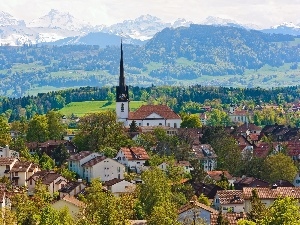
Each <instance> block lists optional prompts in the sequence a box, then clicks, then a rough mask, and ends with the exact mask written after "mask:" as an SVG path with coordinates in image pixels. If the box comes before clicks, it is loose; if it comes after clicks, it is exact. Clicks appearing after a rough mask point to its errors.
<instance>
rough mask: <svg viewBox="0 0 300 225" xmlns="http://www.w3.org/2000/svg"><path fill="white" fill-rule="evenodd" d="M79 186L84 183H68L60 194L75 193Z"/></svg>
mask: <svg viewBox="0 0 300 225" xmlns="http://www.w3.org/2000/svg"><path fill="white" fill-rule="evenodd" d="M79 185H82V182H77V181H71V182H68V183H67V184H66V185H65V186H64V187H63V188H61V189H60V190H59V192H63V193H70V192H71V191H73V190H74V189H75V188H76V187H78V186H79ZM84 187H85V185H84Z"/></svg>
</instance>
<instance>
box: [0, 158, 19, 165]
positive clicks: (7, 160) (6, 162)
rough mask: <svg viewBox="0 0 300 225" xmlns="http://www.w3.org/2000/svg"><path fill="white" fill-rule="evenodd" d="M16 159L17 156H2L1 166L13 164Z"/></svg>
mask: <svg viewBox="0 0 300 225" xmlns="http://www.w3.org/2000/svg"><path fill="white" fill-rule="evenodd" d="M15 160H16V158H10V157H0V166H6V165H11V164H12V163H13V162H14V161H15Z"/></svg>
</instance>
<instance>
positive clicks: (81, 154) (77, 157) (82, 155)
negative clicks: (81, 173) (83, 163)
mask: <svg viewBox="0 0 300 225" xmlns="http://www.w3.org/2000/svg"><path fill="white" fill-rule="evenodd" d="M92 153H93V152H91V151H82V152H79V153H77V154H75V155H71V156H70V158H69V161H79V160H81V159H83V158H85V157H87V156H88V155H90V154H92Z"/></svg>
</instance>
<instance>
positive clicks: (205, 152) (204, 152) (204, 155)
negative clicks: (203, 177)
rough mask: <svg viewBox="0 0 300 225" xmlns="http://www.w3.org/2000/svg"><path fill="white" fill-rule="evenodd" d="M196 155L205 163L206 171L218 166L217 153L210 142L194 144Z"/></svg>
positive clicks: (204, 168) (201, 162)
mask: <svg viewBox="0 0 300 225" xmlns="http://www.w3.org/2000/svg"><path fill="white" fill-rule="evenodd" d="M193 153H194V157H195V158H197V159H198V160H199V161H200V164H201V165H203V170H204V171H212V170H215V169H216V167H217V155H216V153H215V152H214V150H213V148H212V147H211V145H209V144H202V145H193Z"/></svg>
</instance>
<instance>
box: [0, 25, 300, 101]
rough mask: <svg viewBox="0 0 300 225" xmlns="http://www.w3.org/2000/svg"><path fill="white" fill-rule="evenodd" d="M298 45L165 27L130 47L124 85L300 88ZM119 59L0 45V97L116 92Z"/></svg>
mask: <svg viewBox="0 0 300 225" xmlns="http://www.w3.org/2000/svg"><path fill="white" fill-rule="evenodd" d="M299 39H300V38H299V37H294V36H289V35H281V34H265V33H262V32H259V31H254V30H245V29H242V28H235V27H217V26H204V25H191V26H190V27H181V28H177V29H170V28H166V29H164V30H163V31H161V32H159V33H157V34H156V35H155V36H154V37H153V38H152V39H151V40H149V41H148V42H147V43H146V44H145V45H143V46H135V45H128V44H127V45H124V62H125V72H126V75H127V78H126V79H127V81H128V82H129V83H130V84H131V85H133V86H136V85H138V86H151V84H155V85H176V84H178V82H180V83H181V82H182V81H187V84H191V83H193V84H195V83H201V81H202V82H203V80H201V81H199V80H197V79H202V78H203V76H206V77H205V79H211V80H210V81H209V82H206V85H214V86H216V85H221V86H224V85H226V86H248V87H253V86H261V85H262V83H267V82H269V83H270V82H271V81H273V80H275V81H276V82H277V83H270V85H269V86H278V85H283V86H286V85H290V84H286V83H285V82H287V81H290V82H291V83H292V84H298V83H297V82H298V81H299V79H297V77H298V74H299V71H298V69H299V68H298V63H299V54H300V48H299ZM119 59H120V49H119V47H116V46H106V47H105V48H100V47H99V46H96V45H94V46H86V45H74V46H73V45H66V46H22V47H12V46H1V47H0V78H1V80H0V95H5V96H11V97H20V96H24V95H27V94H28V90H31V89H34V88H37V87H41V88H43V87H47V86H48V87H54V88H60V89H61V88H71V87H81V86H95V84H97V86H104V85H110V86H112V85H115V84H116V80H117V77H116V76H117V74H118V73H119ZM279 67H284V71H283V73H282V74H279V72H278V71H279V70H278V71H277V70H276V68H279ZM274 68H275V69H274ZM249 71H250V72H249ZM242 75H244V77H243V76H242ZM220 76H222V77H223V78H224V80H222V79H220V78H219V77H220ZM224 76H225V77H224ZM207 77H208V78H207ZM209 77H211V78H209ZM216 77H217V78H216ZM203 79H204V78H203ZM205 79H204V80H205ZM293 82H294V83H293ZM295 82H296V83H295Z"/></svg>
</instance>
